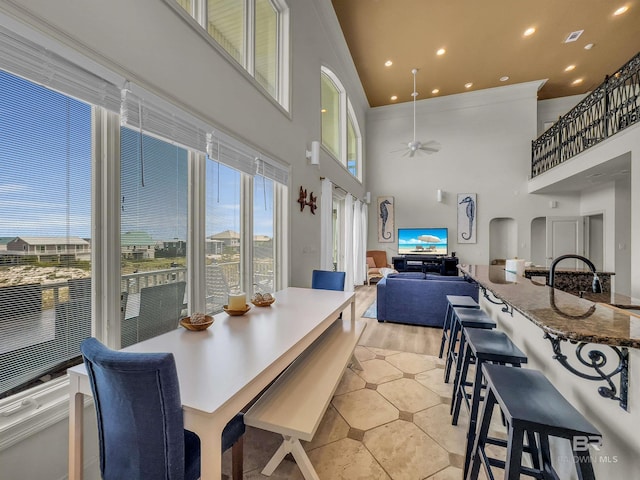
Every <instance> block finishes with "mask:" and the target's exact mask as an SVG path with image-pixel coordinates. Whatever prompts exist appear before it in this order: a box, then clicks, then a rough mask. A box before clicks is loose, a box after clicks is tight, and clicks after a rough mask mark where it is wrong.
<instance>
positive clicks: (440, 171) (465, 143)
mask: <svg viewBox="0 0 640 480" xmlns="http://www.w3.org/2000/svg"><path fill="white" fill-rule="evenodd" d="M409 73H410V72H407V74H409ZM538 86H539V82H530V83H525V84H519V85H513V86H506V87H500V88H494V89H488V90H483V91H478V92H470V93H464V94H460V95H452V96H448V97H443V98H437V99H429V100H422V101H419V102H417V134H416V136H417V138H418V140H421V141H427V140H431V139H435V140H437V141H438V142H440V143H441V144H442V149H441V150H440V151H439V152H437V153H435V154H432V155H420V154H419V153H418V154H416V156H415V157H413V158H408V157H403V156H402V152H397V153H391V152H392V151H394V150H398V149H400V148H402V146H403V145H406V143H407V142H409V141H410V140H411V139H412V136H413V116H412V115H413V110H412V105H411V104H410V103H406V104H401V105H394V106H386V107H378V108H373V109H371V110H370V111H369V113H368V115H367V152H368V156H367V176H366V184H367V190H370V191H371V196H372V206H374V205H375V202H374V201H373V199H375V198H376V197H377V196H383V195H392V196H394V197H395V218H396V225H395V227H396V228H398V227H448V228H449V238H450V240H449V243H450V245H449V250H450V251H456V252H457V255H458V257H459V258H460V261H461V262H462V263H479V264H487V263H488V262H489V260H490V258H489V256H490V248H489V242H490V238H489V237H490V235H489V230H490V229H489V224H490V221H491V220H492V219H493V218H503V217H508V218H513V219H514V222H515V223H516V225H517V251H515V252H512V254H514V255H517V256H518V258H525V259H528V258H529V257H530V252H531V245H530V239H531V220H532V219H533V218H535V217H539V216H547V215H550V214H553V215H575V214H576V213H577V211H578V207H579V197H578V196H577V195H575V194H569V195H561V196H558V195H554V196H553V197H552V196H548V195H530V194H527V182H528V172H529V171H530V168H531V166H530V159H531V140H533V139H534V138H535V137H536V132H537V129H536V121H537V120H536V119H537V100H536V95H537V88H538ZM438 189H442V190H443V191H444V192H445V198H444V201H443V202H442V203H438V202H437V201H436V190H438ZM471 192H474V193H477V194H478V197H477V239H478V243H476V244H457V242H456V239H457V231H456V230H457V221H456V219H457V210H456V198H457V193H471ZM552 198H553V199H556V200H557V199H558V198H560V200H561V201H559V202H558V205H559V207H558V208H556V209H554V210H550V209H549V200H550V199H552ZM377 220H378V212H377V211H376V209H375V208H371V209H370V211H369V234H368V238H369V243H368V248H369V249H385V248H387V251H388V252H389V254H390V256H391V255H392V254H396V253H397V245H396V244H385V243H378V242H377V235H376V226H377Z"/></svg>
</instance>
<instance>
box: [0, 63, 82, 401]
mask: <svg viewBox="0 0 640 480" xmlns="http://www.w3.org/2000/svg"><path fill="white" fill-rule="evenodd" d="M0 111H1V112H2V115H0V132H1V141H0V178H1V179H2V182H0V183H1V185H0V196H1V198H2V201H1V202H0V218H2V222H0V244H2V248H1V249H0V263H1V264H2V265H3V268H2V269H1V270H0V276H1V278H0V397H4V396H7V395H9V394H11V393H12V392H14V391H17V390H20V389H23V388H26V387H28V386H30V385H31V384H35V383H37V382H38V379H39V378H40V377H43V376H45V375H49V374H50V373H62V374H64V372H65V370H66V367H67V366H68V365H69V362H71V363H74V362H75V363H79V362H80V342H81V341H82V340H83V339H84V338H86V337H89V336H90V335H91V291H90V287H89V288H87V285H89V284H88V283H84V282H88V281H90V276H91V243H90V237H91V163H92V162H91V155H92V153H91V152H92V144H91V106H90V105H88V104H86V103H83V102H80V101H78V100H75V99H73V98H71V97H69V96H66V95H62V94H60V93H58V92H54V91H52V90H49V89H47V88H44V87H41V86H39V85H36V84H34V83H32V82H29V81H27V80H24V79H22V78H20V77H17V76H15V75H12V74H10V73H7V72H4V71H0Z"/></svg>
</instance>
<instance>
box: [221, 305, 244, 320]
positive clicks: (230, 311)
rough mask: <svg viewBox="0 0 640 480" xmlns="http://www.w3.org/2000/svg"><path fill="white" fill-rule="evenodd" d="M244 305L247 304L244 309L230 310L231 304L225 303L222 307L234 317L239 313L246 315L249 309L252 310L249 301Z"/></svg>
mask: <svg viewBox="0 0 640 480" xmlns="http://www.w3.org/2000/svg"><path fill="white" fill-rule="evenodd" d="M244 306H245V308H244V310H229V305H223V306H222V309H223V310H224V311H225V312H226V313H227V315H231V316H232V317H237V316H239V315H244V314H245V313H247V312H248V311H249V310H251V305H249V304H248V303H245V304H244Z"/></svg>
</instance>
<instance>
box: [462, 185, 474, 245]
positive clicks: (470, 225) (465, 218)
mask: <svg viewBox="0 0 640 480" xmlns="http://www.w3.org/2000/svg"><path fill="white" fill-rule="evenodd" d="M476 200H477V199H476V194H475V193H459V194H458V243H476V241H477V240H476V214H477V204H476Z"/></svg>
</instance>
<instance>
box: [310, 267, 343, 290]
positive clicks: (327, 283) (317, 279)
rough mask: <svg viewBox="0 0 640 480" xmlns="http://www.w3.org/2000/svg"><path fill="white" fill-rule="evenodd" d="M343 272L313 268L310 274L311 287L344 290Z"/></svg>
mask: <svg viewBox="0 0 640 480" xmlns="http://www.w3.org/2000/svg"><path fill="white" fill-rule="evenodd" d="M344 278H345V273H344V272H330V271H329V270H314V271H313V274H312V276H311V288H317V289H320V290H344Z"/></svg>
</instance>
